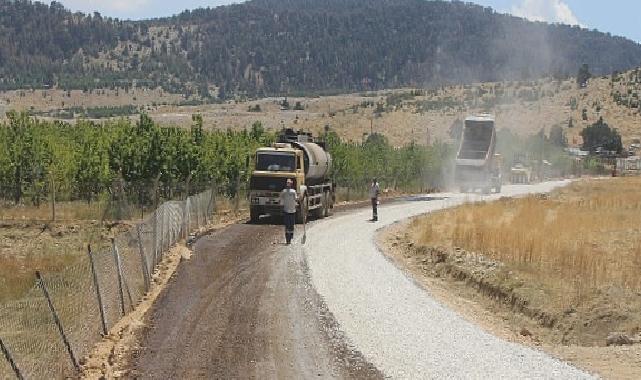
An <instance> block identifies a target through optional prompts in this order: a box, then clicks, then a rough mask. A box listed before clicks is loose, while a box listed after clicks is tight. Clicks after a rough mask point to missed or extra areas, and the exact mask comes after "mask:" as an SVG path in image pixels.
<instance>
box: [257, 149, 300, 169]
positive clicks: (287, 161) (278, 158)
mask: <svg viewBox="0 0 641 380" xmlns="http://www.w3.org/2000/svg"><path fill="white" fill-rule="evenodd" d="M295 168H296V155H294V154H292V153H285V152H282V153H281V152H272V153H258V155H257V156H256V170H263V171H275V172H291V171H294V169H295Z"/></svg>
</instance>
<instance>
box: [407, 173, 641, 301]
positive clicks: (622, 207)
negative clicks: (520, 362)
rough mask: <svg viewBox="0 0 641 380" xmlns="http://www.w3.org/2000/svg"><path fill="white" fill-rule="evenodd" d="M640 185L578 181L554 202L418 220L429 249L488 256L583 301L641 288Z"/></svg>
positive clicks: (635, 181) (529, 201)
mask: <svg viewBox="0 0 641 380" xmlns="http://www.w3.org/2000/svg"><path fill="white" fill-rule="evenodd" d="M640 190H641V179H639V178H625V179H623V178H621V179H615V180H608V181H603V180H595V181H590V182H579V183H574V184H572V185H570V186H569V187H567V188H564V189H561V190H559V191H557V192H555V193H553V194H552V195H550V196H549V197H541V196H530V197H528V198H523V199H504V200H500V201H498V202H491V203H481V204H469V205H464V206H462V207H458V208H455V209H453V210H447V211H444V212H440V213H436V214H433V215H430V216H427V217H425V218H423V219H419V220H418V221H417V222H415V223H416V224H415V226H414V227H415V228H414V231H415V235H416V236H415V238H416V240H417V241H418V242H419V243H422V244H425V245H435V244H438V245H443V246H453V247H461V248H463V249H466V250H468V251H475V252H479V253H483V254H484V255H485V256H488V257H490V258H492V259H495V260H498V261H502V262H504V263H506V264H509V265H510V266H511V267H513V268H515V270H518V272H519V274H521V275H524V276H526V277H531V278H535V279H536V280H538V281H542V282H543V283H545V284H546V285H547V286H549V287H551V288H554V289H555V290H556V291H557V292H560V294H565V295H566V296H568V297H572V298H574V300H573V301H574V302H576V301H577V299H578V300H579V301H580V299H581V298H582V297H584V296H585V295H586V294H588V293H590V292H594V291H596V290H598V289H600V288H603V287H609V286H614V287H618V288H624V289H630V290H641V276H640V275H639V272H640V270H641V191H640Z"/></svg>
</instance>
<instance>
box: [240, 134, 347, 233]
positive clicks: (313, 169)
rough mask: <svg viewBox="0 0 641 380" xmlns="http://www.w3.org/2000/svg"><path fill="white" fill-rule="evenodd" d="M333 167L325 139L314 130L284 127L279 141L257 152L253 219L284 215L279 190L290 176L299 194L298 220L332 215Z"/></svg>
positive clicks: (252, 185)
mask: <svg viewBox="0 0 641 380" xmlns="http://www.w3.org/2000/svg"><path fill="white" fill-rule="evenodd" d="M331 167H332V157H331V155H330V154H329V152H327V151H326V150H325V145H324V143H323V142H320V141H319V142H315V141H314V138H313V137H312V135H311V133H304V132H295V131H294V130H292V129H286V130H284V131H283V132H282V133H281V135H280V136H279V138H278V142H276V143H274V144H273V145H272V146H271V147H263V148H259V149H257V151H256V158H255V167H254V170H253V172H252V175H251V179H250V184H249V201H250V209H249V210H250V219H251V222H252V223H255V222H257V221H258V219H259V218H260V216H261V215H265V214H269V215H271V216H275V215H282V214H283V206H282V205H281V204H280V192H281V191H282V190H283V189H284V188H285V184H286V181H287V180H288V179H291V180H292V181H293V182H294V186H293V188H294V189H295V190H296V193H297V194H298V196H299V198H298V202H297V206H296V222H297V223H304V221H305V219H306V217H307V215H308V214H312V215H313V216H315V217H316V218H319V219H320V218H324V217H326V216H329V215H330V214H331V211H332V209H333V208H334V202H335V200H336V195H335V185H334V183H333V182H332V181H331V179H330V178H329V173H330V170H331Z"/></svg>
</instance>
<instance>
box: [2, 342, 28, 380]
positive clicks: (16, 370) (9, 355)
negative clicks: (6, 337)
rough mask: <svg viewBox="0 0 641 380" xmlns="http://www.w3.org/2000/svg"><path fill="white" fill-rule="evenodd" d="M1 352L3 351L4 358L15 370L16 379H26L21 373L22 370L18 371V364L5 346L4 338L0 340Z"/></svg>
mask: <svg viewBox="0 0 641 380" xmlns="http://www.w3.org/2000/svg"><path fill="white" fill-rule="evenodd" d="M0 350H2V353H3V354H4V357H5V358H6V359H7V361H8V362H9V365H11V369H12V370H13V373H14V374H15V375H16V378H17V379H18V380H23V379H24V377H22V373H20V369H18V366H17V365H16V362H14V361H13V358H12V357H11V353H10V352H9V349H8V348H7V346H5V345H4V342H3V341H2V338H0Z"/></svg>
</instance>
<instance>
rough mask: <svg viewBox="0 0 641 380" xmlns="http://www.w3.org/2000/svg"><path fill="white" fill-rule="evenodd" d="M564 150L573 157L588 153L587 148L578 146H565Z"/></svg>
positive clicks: (587, 154) (584, 155) (583, 155)
mask: <svg viewBox="0 0 641 380" xmlns="http://www.w3.org/2000/svg"><path fill="white" fill-rule="evenodd" d="M565 151H566V152H567V154H569V155H570V156H573V157H587V156H589V155H590V152H588V151H587V150H581V149H580V148H565Z"/></svg>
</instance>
